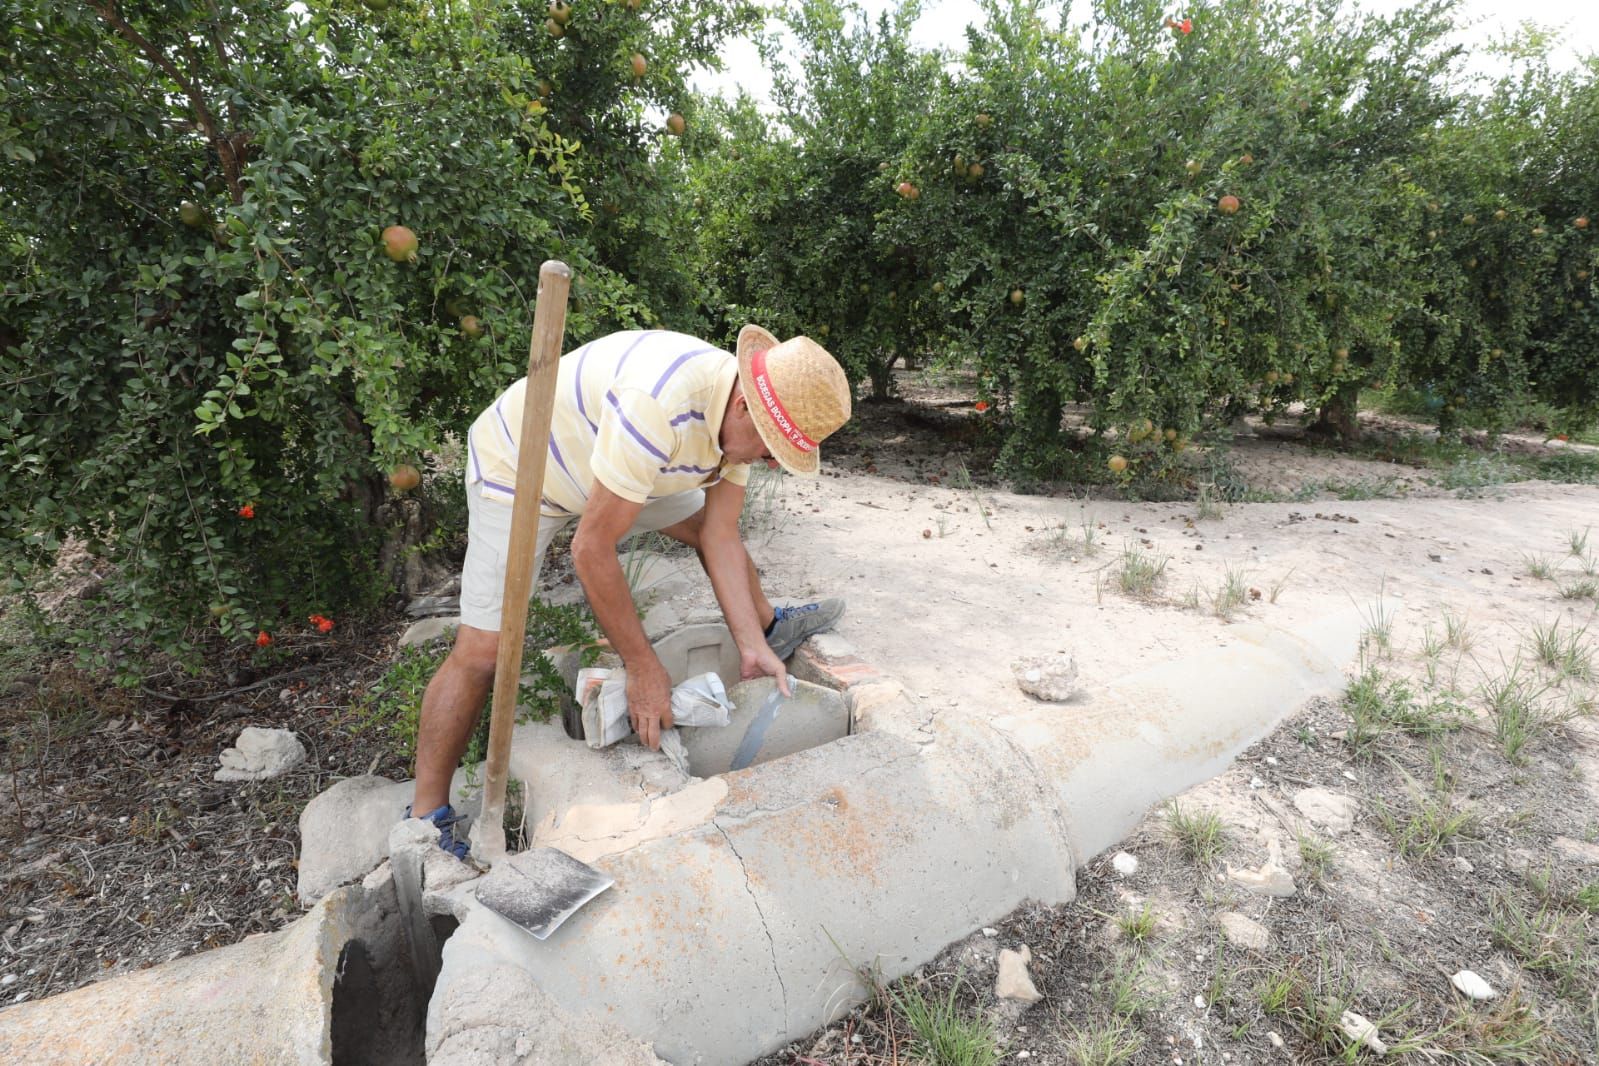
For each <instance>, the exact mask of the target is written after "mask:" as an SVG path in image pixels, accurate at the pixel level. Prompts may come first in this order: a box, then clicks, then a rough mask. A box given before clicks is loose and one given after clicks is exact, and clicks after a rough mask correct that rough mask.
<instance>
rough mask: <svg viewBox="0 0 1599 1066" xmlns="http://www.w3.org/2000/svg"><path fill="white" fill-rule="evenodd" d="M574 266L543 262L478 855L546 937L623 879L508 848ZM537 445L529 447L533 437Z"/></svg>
mask: <svg viewBox="0 0 1599 1066" xmlns="http://www.w3.org/2000/svg"><path fill="white" fill-rule="evenodd" d="M571 286H572V271H571V268H570V267H568V266H567V265H566V264H565V263H562V262H560V261H558V260H554V259H552V260H550V261H548V262H546V263H545V264H544V265H543V266H542V267H540V268H539V290H538V302H537V304H536V305H535V308H534V312H533V340H532V342H531V344H530V345H529V348H528V360H527V386H526V387H527V396H526V399H525V400H524V401H523V404H522V432H521V435H520V436H519V437H518V438H517V461H516V496H515V500H514V502H513V503H512V505H511V540H510V544H511V547H510V552H509V554H508V555H507V557H506V560H505V598H504V600H503V601H502V603H503V605H504V606H503V609H502V610H501V612H500V643H499V650H498V653H497V655H496V657H495V661H494V703H493V707H492V709H491V711H490V712H489V714H490V718H489V750H488V758H487V759H486V760H485V761H484V773H483V810H482V814H481V815H480V816H479V818H478V820H477V822H476V823H475V824H474V825H473V827H472V836H471V842H472V856H473V858H475V859H477V860H478V861H480V862H483V863H486V864H487V865H488V866H489V867H490V870H489V874H488V876H487V877H485V878H483V879H482V880H481V881H479V882H478V886H477V898H478V902H479V903H481V904H483V905H484V906H485V907H487V908H488V909H489V910H491V911H494V912H495V913H496V914H500V915H503V916H504V917H505V918H508V919H509V920H511V921H513V922H515V923H516V924H517V925H520V926H521V927H522V928H524V929H526V930H527V931H528V932H530V933H532V934H533V935H534V936H535V937H537V938H538V939H540V940H543V939H544V938H545V937H547V936H549V935H550V934H551V933H553V932H554V931H555V930H556V928H557V927H558V926H559V925H560V924H561V923H562V922H564V921H566V919H567V918H569V917H571V915H572V913H573V912H574V911H576V910H577V909H578V908H579V907H581V906H583V904H585V903H587V902H588V901H589V900H591V899H593V898H594V897H595V896H597V895H599V894H600V893H601V892H604V891H605V890H606V889H607V888H610V887H611V886H612V885H613V884H615V883H616V882H615V880H614V879H613V878H612V877H611V876H610V875H608V874H604V873H601V872H600V871H599V870H596V869H594V867H592V866H590V865H588V864H587V863H583V862H579V861H578V860H577V859H574V858H572V856H570V855H568V854H566V853H565V852H563V851H557V850H556V849H554V848H534V849H533V850H532V851H525V852H522V853H521V854H518V855H514V856H507V855H506V852H505V784H506V778H507V776H508V774H509V770H510V764H511V727H512V726H513V725H515V724H516V698H517V689H518V687H519V686H518V683H519V682H520V680H521V677H522V642H523V639H524V634H525V633H526V630H527V601H528V594H529V592H530V591H531V590H532V586H533V550H534V545H535V543H536V542H537V539H538V537H537V534H538V523H539V514H538V506H537V505H538V500H539V498H540V497H541V496H542V495H543V492H544V465H545V459H546V457H547V456H548V455H549V447H548V444H547V442H548V441H549V439H550V420H551V418H552V416H553V415H554V412H555V382H556V373H557V371H558V370H559V368H560V363H561V338H562V336H563V335H564V334H565V332H566V298H567V294H568V292H569V291H570V290H571ZM529 441H532V442H533V446H532V447H529V446H528V442H529Z"/></svg>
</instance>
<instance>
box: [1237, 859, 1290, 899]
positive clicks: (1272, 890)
mask: <svg viewBox="0 0 1599 1066" xmlns="http://www.w3.org/2000/svg"><path fill="white" fill-rule="evenodd" d="M1227 876H1228V877H1229V878H1231V879H1232V882H1233V884H1235V885H1238V886H1239V887H1240V888H1246V889H1248V890H1249V891H1251V892H1254V893H1257V894H1259V895H1262V896H1276V897H1278V898H1280V899H1286V898H1287V897H1289V896H1292V895H1293V894H1294V891H1295V886H1294V878H1293V875H1292V874H1290V873H1289V872H1288V871H1287V870H1285V869H1283V868H1282V867H1281V866H1278V865H1277V864H1276V863H1274V862H1267V863H1266V864H1265V865H1264V866H1262V867H1261V868H1260V869H1258V870H1235V869H1233V868H1232V866H1230V865H1229V866H1228V867H1227Z"/></svg>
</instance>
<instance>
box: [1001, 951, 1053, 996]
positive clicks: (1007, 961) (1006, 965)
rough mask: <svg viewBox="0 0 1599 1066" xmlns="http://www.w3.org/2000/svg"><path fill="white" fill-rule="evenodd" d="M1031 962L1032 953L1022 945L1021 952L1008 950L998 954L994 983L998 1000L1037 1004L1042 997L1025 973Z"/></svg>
mask: <svg viewBox="0 0 1599 1066" xmlns="http://www.w3.org/2000/svg"><path fill="white" fill-rule="evenodd" d="M1032 961H1033V953H1032V951H1031V950H1030V949H1029V948H1028V947H1027V945H1025V944H1023V945H1022V950H1020V951H1011V950H1009V949H1008V948H1007V949H1006V950H1004V951H1001V952H1000V953H999V977H998V978H997V979H996V980H995V981H994V995H996V996H998V997H999V998H1000V999H1014V1000H1018V1001H1020V1002H1022V1003H1037V1002H1038V1001H1039V1000H1041V999H1043V998H1044V997H1043V996H1042V995H1040V994H1039V991H1038V989H1037V987H1035V986H1034V985H1033V979H1032V977H1031V976H1029V975H1028V973H1027V964H1028V963H1029V962H1032Z"/></svg>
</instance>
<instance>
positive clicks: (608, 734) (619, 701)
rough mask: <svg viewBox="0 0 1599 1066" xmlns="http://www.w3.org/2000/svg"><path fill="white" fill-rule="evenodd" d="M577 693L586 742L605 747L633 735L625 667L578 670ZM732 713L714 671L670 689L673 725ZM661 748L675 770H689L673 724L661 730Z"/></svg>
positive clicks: (721, 721)
mask: <svg viewBox="0 0 1599 1066" xmlns="http://www.w3.org/2000/svg"><path fill="white" fill-rule="evenodd" d="M577 699H578V703H579V704H580V705H581V706H582V708H583V739H584V740H585V742H586V743H587V744H588V746H589V747H591V748H605V747H609V746H610V745H612V744H615V743H616V742H617V741H619V740H622V739H625V738H626V737H628V736H631V735H632V733H633V724H632V722H630V721H628V717H627V671H626V670H622V669H615V670H607V669H595V668H590V669H585V670H580V671H578V675H577ZM732 713H733V705H732V703H730V702H728V698H727V688H726V686H724V685H723V684H722V679H721V678H720V677H718V676H717V675H716V674H714V673H704V674H700V675H698V676H696V677H691V678H689V679H688V680H687V681H684V682H683V683H682V684H681V685H678V686H677V687H676V688H674V689H672V720H673V722H674V723H675V724H676V725H679V726H725V725H727V724H728V722H729V721H731V719H732ZM661 751H662V752H663V753H665V755H666V757H667V758H669V759H671V760H672V763H673V765H675V766H676V767H677V768H678V769H679V770H682V771H683V772H684V773H685V774H686V773H688V772H689V769H688V751H687V749H686V748H684V746H683V738H682V736H680V735H679V734H678V731H677V730H676V729H675V728H674V729H666V730H663V731H662V732H661Z"/></svg>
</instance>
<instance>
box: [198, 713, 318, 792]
mask: <svg viewBox="0 0 1599 1066" xmlns="http://www.w3.org/2000/svg"><path fill="white" fill-rule="evenodd" d="M221 761H222V768H221V769H220V770H218V771H217V772H216V773H215V774H214V775H213V776H214V777H215V778H216V780H218V781H265V780H267V779H269V778H273V777H282V776H283V775H284V774H286V773H288V772H289V771H290V770H292V769H294V768H295V767H296V766H299V765H300V764H301V763H303V762H304V761H305V745H304V744H301V743H300V738H299V737H296V736H295V735H294V734H293V733H291V732H289V731H288V730H287V729H262V728H260V727H259V726H253V725H251V726H245V727H244V731H243V732H241V733H240V734H239V739H238V740H237V741H235V742H234V746H233V747H231V748H228V749H226V750H225V751H223V753H222V760H221Z"/></svg>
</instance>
